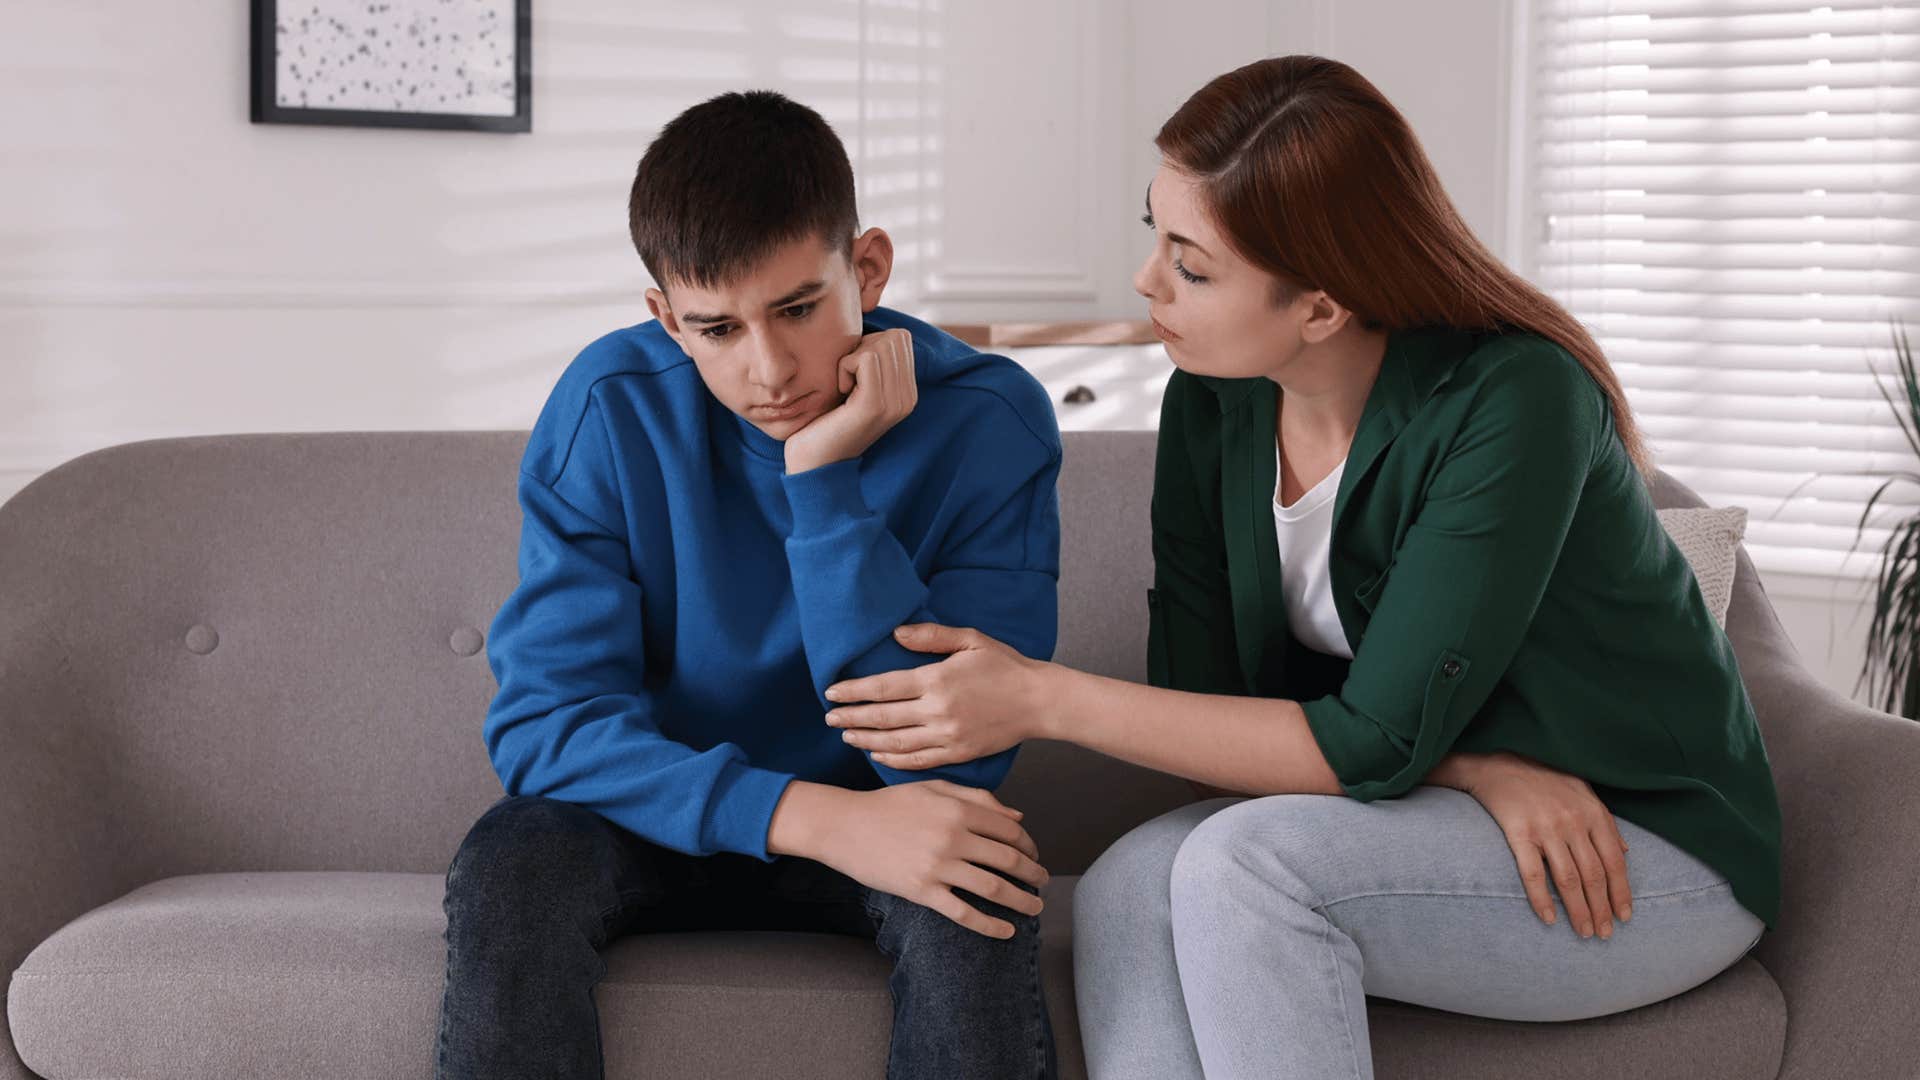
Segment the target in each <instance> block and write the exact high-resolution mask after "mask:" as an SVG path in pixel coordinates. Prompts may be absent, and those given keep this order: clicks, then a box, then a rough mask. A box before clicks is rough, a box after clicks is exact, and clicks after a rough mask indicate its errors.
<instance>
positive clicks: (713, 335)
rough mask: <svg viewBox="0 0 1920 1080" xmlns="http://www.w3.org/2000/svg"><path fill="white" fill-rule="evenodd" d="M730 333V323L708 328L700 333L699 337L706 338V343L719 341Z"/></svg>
mask: <svg viewBox="0 0 1920 1080" xmlns="http://www.w3.org/2000/svg"><path fill="white" fill-rule="evenodd" d="M732 331H733V324H732V323H721V324H720V325H718V326H709V327H707V328H706V329H705V330H702V331H700V336H701V337H703V338H706V339H707V340H708V341H719V340H720V339H721V338H723V337H726V336H727V335H728V334H729V333H731V332H732Z"/></svg>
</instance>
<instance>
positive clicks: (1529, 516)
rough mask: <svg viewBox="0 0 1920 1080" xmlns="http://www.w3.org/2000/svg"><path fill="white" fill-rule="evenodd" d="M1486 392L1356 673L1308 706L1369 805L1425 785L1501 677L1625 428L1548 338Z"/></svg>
mask: <svg viewBox="0 0 1920 1080" xmlns="http://www.w3.org/2000/svg"><path fill="white" fill-rule="evenodd" d="M1475 393H1476V398H1475V400H1474V401H1473V402H1472V403H1471V406H1470V408H1469V409H1468V410H1467V413H1466V417H1465V419H1464V420H1463V422H1462V423H1461V426H1460V429H1459V431H1458V432H1457V433H1456V434H1455V436H1454V438H1453V440H1452V441H1451V443H1450V444H1449V445H1448V447H1447V449H1446V450H1445V451H1444V452H1443V454H1442V456H1441V459H1440V461H1439V464H1438V465H1437V466H1436V468H1435V471H1434V475H1433V478H1432V480H1431V481H1430V482H1429V486H1428V488H1427V490H1426V492H1425V494H1424V497H1423V500H1422V502H1421V504H1420V507H1419V509H1418V510H1417V511H1416V512H1415V515H1414V520H1413V521H1412V523H1411V524H1410V525H1409V527H1408V529H1407V531H1406V533H1405V535H1404V537H1403V539H1402V540H1401V543H1400V545H1399V547H1398V548H1397V549H1396V551H1395V552H1394V555H1393V560H1392V562H1391V564H1390V565H1389V567H1388V570H1387V577H1386V579H1385V583H1384V585H1383V586H1382V587H1381V589H1380V591H1379V594H1378V600H1377V603H1376V606H1375V608H1374V611H1373V614H1372V617H1371V620H1370V621H1369V623H1368V625H1367V629H1366V631H1365V633H1364V634H1363V635H1362V638H1361V641H1360V644H1359V648H1358V649H1357V650H1356V651H1355V653H1354V658H1353V663H1352V665H1351V666H1350V667H1349V669H1348V671H1347V678H1346V681H1345V682H1344V683H1343V684H1342V686H1341V688H1340V690H1339V691H1338V692H1337V693H1332V694H1328V695H1325V696H1323V697H1319V698H1315V699H1313V700H1310V701H1303V702H1301V703H1300V704H1301V707H1302V709H1303V710H1305V712H1306V716H1307V723H1308V726H1309V728H1310V729H1311V730H1312V732H1313V736H1314V738H1315V740H1316V741H1317V742H1318V743H1319V744H1320V748H1321V751H1322V752H1323V753H1324V754H1325V755H1326V758H1327V763H1328V765H1329V766H1331V767H1332V769H1333V772H1334V774H1335V775H1336V776H1337V777H1338V778H1339V780H1340V785H1341V787H1342V789H1344V790H1345V791H1346V792H1347V794H1349V795H1350V796H1352V797H1354V798H1356V799H1360V800H1362V801H1367V800H1372V799H1377V798H1388V797H1392V796H1395V795H1400V794H1403V793H1405V792H1406V791H1407V790H1409V789H1410V788H1412V787H1413V786H1415V785H1416V784H1418V783H1420V781H1421V780H1422V779H1423V778H1424V777H1425V776H1426V775H1427V773H1428V772H1430V771H1431V770H1432V769H1433V767H1434V766H1435V765H1436V764H1437V763H1438V762H1439V760H1440V758H1441V757H1442V756H1444V755H1445V754H1446V753H1447V751H1448V750H1449V749H1450V748H1451V747H1452V745H1453V743H1454V741H1455V740H1456V739H1458V738H1459V736H1460V733H1461V731H1462V730H1464V729H1465V727H1466V725H1467V723H1468V721H1469V720H1470V719H1471V718H1472V717H1473V715H1474V714H1475V713H1476V712H1477V711H1478V710H1479V709H1480V706H1481V705H1482V704H1483V703H1485V701H1486V700H1487V697H1488V695H1489V694H1490V693H1491V692H1492V690H1493V689H1494V687H1495V686H1496V685H1497V684H1498V683H1499V682H1500V680H1501V678H1502V676H1503V675H1504V673H1505V672H1506V669H1507V666H1508V665H1509V664H1510V663H1511V662H1512V660H1513V657H1514V654H1515V652H1516V651H1517V650H1518V648H1519V646H1520V643H1521V641H1522V640H1523V639H1524V637H1525V635H1526V633H1527V630H1528V627H1529V625H1530V624H1531V622H1532V620H1533V615H1534V611H1535V610H1536V609H1537V608H1538V606H1539V604H1540V598H1541V596H1542V595H1543V594H1544V593H1545V591H1546V586H1547V581H1548V579H1549V578H1550V577H1551V576H1552V574H1553V572H1554V568H1555V566H1556V564H1557V563H1558V561H1559V558H1560V552H1561V548H1562V546H1563V544H1564V543H1565V540H1566V537H1567V534H1568V531H1569V530H1570V529H1571V527H1572V524H1573V520H1574V517H1575V513H1576V511H1577V510H1578V508H1579V505H1580V502H1581V491H1582V489H1583V488H1584V486H1585V484H1586V481H1587V476H1588V474H1589V471H1590V470H1591V468H1592V466H1593V463H1594V460H1595V459H1596V457H1597V455H1598V452H1599V450H1600V448H1601V447H1603V446H1604V445H1605V442H1604V440H1606V439H1607V438H1610V437H1611V413H1610V409H1609V407H1608V404H1607V400H1606V396H1605V394H1604V393H1602V392H1601V391H1600V387H1599V385H1598V384H1597V383H1595V382H1594V381H1593V379H1592V377H1591V376H1589V375H1588V374H1587V373H1586V370H1585V369H1584V368H1582V367H1581V366H1580V364H1579V362H1578V361H1577V360H1575V359H1574V358H1573V357H1572V356H1571V355H1570V354H1568V353H1566V352H1565V351H1564V350H1561V349H1560V348H1559V347H1558V346H1555V345H1552V344H1551V343H1547V342H1542V341H1540V340H1539V339H1531V338H1530V339H1526V341H1525V342H1523V343H1522V344H1521V345H1520V346H1519V347H1518V348H1517V349H1516V350H1515V351H1514V352H1513V353H1511V354H1509V355H1508V356H1507V357H1506V358H1505V359H1504V360H1502V361H1500V362H1498V363H1497V365H1496V366H1495V367H1494V369H1493V370H1491V371H1490V372H1489V373H1488V374H1487V376H1486V377H1485V378H1484V379H1483V380H1482V381H1481V382H1480V384H1479V385H1478V387H1477V388H1476V390H1475Z"/></svg>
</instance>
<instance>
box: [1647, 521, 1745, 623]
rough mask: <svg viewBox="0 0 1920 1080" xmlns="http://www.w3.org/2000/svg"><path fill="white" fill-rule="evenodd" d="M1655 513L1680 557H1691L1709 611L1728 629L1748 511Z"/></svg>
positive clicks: (1689, 563)
mask: <svg viewBox="0 0 1920 1080" xmlns="http://www.w3.org/2000/svg"><path fill="white" fill-rule="evenodd" d="M1654 513H1655V515H1656V516H1657V517H1659V519H1660V524H1661V526H1662V527H1664V528H1665V529H1666V530H1667V535H1668V536H1671V537H1673V542H1674V545H1675V546H1676V547H1678V548H1679V549H1680V554H1682V555H1685V556H1686V557H1687V565H1688V566H1691V567H1692V568H1693V576H1694V578H1695V580H1697V581H1699V583H1700V595H1701V596H1703V597H1705V598H1706V601H1707V609H1708V610H1709V611H1712V612H1713V618H1714V620H1715V621H1716V622H1718V623H1719V624H1720V626H1721V628H1722V629H1725V628H1726V625H1727V605H1728V604H1729V603H1731V602H1732V601H1733V570H1734V567H1735V566H1736V565H1738V562H1739V559H1738V556H1737V554H1736V553H1737V552H1738V550H1739V546H1740V539H1741V537H1743V536H1745V535H1746V534H1747V508H1746V507H1744V506H1673V507H1668V508H1667V509H1665V510H1656V511H1654Z"/></svg>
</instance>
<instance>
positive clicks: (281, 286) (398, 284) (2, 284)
mask: <svg viewBox="0 0 1920 1080" xmlns="http://www.w3.org/2000/svg"><path fill="white" fill-rule="evenodd" d="M645 288H646V283H645V282H644V281H637V282H635V283H633V284H632V285H631V286H627V287H616V286H610V285H608V284H607V283H606V282H604V281H468V282H433V283H422V282H414V281H338V280H330V279H326V278H309V279H297V278H287V279H271V278H268V279H259V280H244V279H207V280H202V281H160V280H152V281H0V308H41V307H60V308H112V307H124V308H167V309H174V308H255V307H281V308H369V307H371V308H426V307H481V306H484V307H497V306H503V305H504V306H514V307H574V306H595V305H602V304H636V303H639V302H640V300H641V297H642V296H643V295H644V290H645Z"/></svg>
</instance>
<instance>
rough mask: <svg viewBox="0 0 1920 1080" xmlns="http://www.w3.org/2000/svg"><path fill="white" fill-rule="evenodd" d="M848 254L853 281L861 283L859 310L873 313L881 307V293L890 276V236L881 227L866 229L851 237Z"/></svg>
mask: <svg viewBox="0 0 1920 1080" xmlns="http://www.w3.org/2000/svg"><path fill="white" fill-rule="evenodd" d="M849 254H850V256H851V258H852V260H853V275H854V280H856V281H858V282H859V283H860V310H861V311H872V310H873V309H874V308H877V307H879V306H880V294H881V293H883V292H885V291H886V288H887V279H888V278H890V277H892V276H893V237H891V236H888V235H887V230H885V229H882V228H878V227H875V228H872V229H868V230H867V231H866V232H863V233H861V234H860V235H859V236H856V237H854V238H853V250H852V252H850V253H849Z"/></svg>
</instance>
